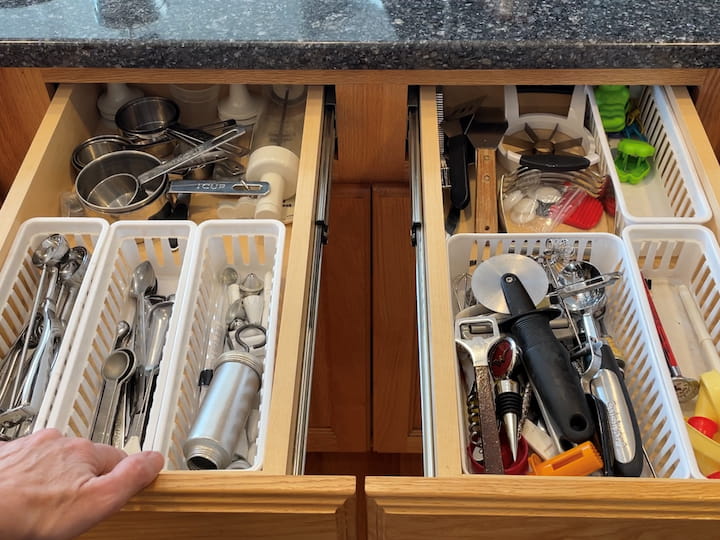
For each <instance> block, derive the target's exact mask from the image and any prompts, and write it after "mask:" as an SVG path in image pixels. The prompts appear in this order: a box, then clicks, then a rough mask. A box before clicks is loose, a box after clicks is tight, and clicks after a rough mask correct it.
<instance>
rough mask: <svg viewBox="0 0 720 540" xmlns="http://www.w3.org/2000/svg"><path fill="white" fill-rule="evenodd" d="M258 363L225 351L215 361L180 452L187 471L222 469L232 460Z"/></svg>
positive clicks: (253, 395) (253, 397)
mask: <svg viewBox="0 0 720 540" xmlns="http://www.w3.org/2000/svg"><path fill="white" fill-rule="evenodd" d="M262 369H263V366H262V363H261V362H260V361H259V360H258V359H256V358H255V357H253V356H252V355H251V354H248V353H245V352H240V351H227V352H224V353H223V354H222V355H220V357H219V358H218V365H217V367H216V368H215V374H214V376H213V379H212V383H211V384H210V387H209V388H208V391H207V395H206V397H205V400H204V401H203V403H202V405H201V407H200V411H199V412H198V414H197V417H196V418H195V421H194V422H193V425H192V428H191V429H190V433H189V434H188V438H187V440H186V441H185V443H184V444H183V453H184V455H185V459H186V462H187V466H188V468H189V469H224V468H226V467H227V466H229V465H230V463H231V462H232V461H233V458H234V456H233V454H234V451H235V448H236V447H237V442H238V439H239V437H240V431H241V430H243V429H245V425H246V423H247V419H248V416H249V415H250V411H251V410H252V408H253V404H254V403H255V401H256V400H257V394H258V391H259V389H260V381H261V376H262Z"/></svg>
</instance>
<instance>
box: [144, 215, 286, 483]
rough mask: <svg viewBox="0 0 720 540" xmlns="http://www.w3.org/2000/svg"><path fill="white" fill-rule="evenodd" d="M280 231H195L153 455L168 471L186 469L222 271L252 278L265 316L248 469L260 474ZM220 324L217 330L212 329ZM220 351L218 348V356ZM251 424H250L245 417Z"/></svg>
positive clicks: (246, 226)
mask: <svg viewBox="0 0 720 540" xmlns="http://www.w3.org/2000/svg"><path fill="white" fill-rule="evenodd" d="M284 242H285V226H284V225H283V224H282V223H281V222H279V221H275V220H256V219H251V220H209V221H205V222H203V223H202V224H201V225H200V226H199V227H198V243H197V250H196V253H195V255H194V257H193V264H192V267H193V271H192V277H191V278H190V284H191V286H190V290H189V291H188V296H187V305H186V306H185V309H184V310H183V314H182V320H181V321H180V322H179V326H178V334H177V340H178V342H177V347H176V349H175V351H174V353H173V356H172V358H171V362H172V368H171V369H170V370H169V372H168V373H169V375H170V376H171V377H172V378H171V379H170V380H168V381H166V382H165V384H166V385H167V391H166V392H165V394H164V396H163V405H162V409H161V410H160V411H159V415H158V416H157V417H156V418H154V419H151V421H152V422H156V423H157V427H156V429H155V430H154V431H155V433H156V436H155V443H154V445H153V449H154V450H157V451H159V452H161V453H162V454H163V455H164V456H165V458H166V461H165V466H166V467H167V468H168V469H187V468H188V467H187V465H186V462H185V457H184V455H183V444H184V443H185V441H186V440H187V437H188V434H189V432H190V429H191V427H192V423H193V421H194V420H195V417H196V415H197V413H198V410H199V407H200V388H199V386H198V382H199V376H200V372H201V371H203V370H204V369H212V368H213V367H214V361H215V359H216V358H215V354H216V353H217V352H218V345H217V343H215V344H211V343H210V341H211V340H213V339H222V338H223V337H224V327H223V328H218V324H219V325H220V326H223V325H224V313H220V312H222V310H223V305H224V303H223V295H224V294H225V291H224V290H222V286H221V285H220V282H219V276H220V274H221V273H222V271H223V269H225V268H226V267H228V266H231V267H233V268H235V270H236V271H237V272H238V274H239V275H240V276H241V278H242V276H245V275H247V274H248V273H250V272H253V273H255V274H256V275H258V276H259V277H261V278H262V279H264V280H265V284H264V286H265V291H264V295H265V312H266V314H265V315H264V317H263V318H264V319H266V320H267V326H266V329H267V334H266V337H267V341H266V346H265V354H264V359H263V368H264V369H263V373H262V380H261V387H260V396H259V425H258V426H248V431H249V430H250V429H255V428H257V430H258V435H257V441H256V444H257V452H256V456H255V459H254V460H253V461H252V463H251V467H250V468H249V469H244V470H250V471H254V470H260V469H262V464H263V457H264V450H265V439H266V435H267V431H268V429H269V427H268V412H269V407H270V397H271V393H272V382H273V367H274V362H275V345H276V340H277V322H278V316H279V309H280V285H281V278H282V260H283V247H284ZM218 318H220V323H218ZM219 350H220V351H221V350H222V348H220V349H219ZM251 418H252V417H251Z"/></svg>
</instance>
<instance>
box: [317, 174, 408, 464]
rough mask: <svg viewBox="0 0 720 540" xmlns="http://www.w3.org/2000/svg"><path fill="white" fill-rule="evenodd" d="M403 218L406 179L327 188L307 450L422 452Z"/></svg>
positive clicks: (336, 185)
mask: <svg viewBox="0 0 720 540" xmlns="http://www.w3.org/2000/svg"><path fill="white" fill-rule="evenodd" d="M409 224H410V190H409V188H408V186H407V184H399V183H387V182H378V183H374V184H372V185H370V184H349V183H345V182H337V183H336V184H335V185H334V186H333V188H332V196H331V202H330V213H329V235H328V245H327V246H326V248H325V252H324V255H323V268H322V284H321V290H320V307H319V321H318V336H317V340H316V344H315V365H314V373H313V389H312V398H311V402H310V434H309V439H308V451H310V452H369V451H372V452H375V453H388V454H389V453H405V452H421V448H422V441H421V426H420V400H419V393H418V391H419V390H418V389H419V385H418V377H419V375H418V367H417V365H418V363H417V346H416V344H417V324H416V321H417V318H416V313H415V300H414V299H415V275H414V257H415V253H414V250H413V247H412V246H411V244H410V232H409V231H410V228H409ZM370 291H371V294H369V292H370Z"/></svg>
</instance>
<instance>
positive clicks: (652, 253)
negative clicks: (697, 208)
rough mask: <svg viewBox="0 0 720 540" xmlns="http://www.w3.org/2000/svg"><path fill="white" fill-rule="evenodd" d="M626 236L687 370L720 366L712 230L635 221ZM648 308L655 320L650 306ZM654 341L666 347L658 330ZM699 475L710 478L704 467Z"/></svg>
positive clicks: (718, 272)
mask: <svg viewBox="0 0 720 540" xmlns="http://www.w3.org/2000/svg"><path fill="white" fill-rule="evenodd" d="M623 239H624V241H625V242H626V243H627V244H628V246H629V247H630V249H631V250H632V252H633V253H634V255H635V257H636V260H637V263H638V267H639V269H640V272H641V273H642V275H643V276H644V277H645V278H647V279H649V280H650V281H651V290H650V292H651V295H652V298H653V303H654V304H655V308H656V310H657V312H658V316H659V317H660V321H661V323H662V326H663V328H664V330H665V333H666V334H667V337H668V341H669V342H670V347H671V348H672V351H673V353H674V356H675V358H676V359H677V363H678V367H679V368H680V371H681V372H682V374H683V375H684V376H685V377H692V378H697V377H699V376H700V375H701V374H703V373H705V372H707V371H711V370H720V357H718V350H719V349H718V345H720V247H719V246H718V242H717V240H716V239H715V237H714V236H713V234H712V232H710V230H708V229H706V228H705V227H702V226H699V225H673V226H664V227H662V228H658V227H652V226H649V225H633V226H631V227H627V228H626V229H625V230H624V231H623ZM643 308H644V309H645V310H647V314H646V317H647V318H648V320H652V313H651V311H650V307H649V305H644V306H643ZM653 342H654V343H653V344H654V346H655V347H656V348H657V349H658V350H659V351H662V345H661V343H660V340H659V338H658V337H657V333H654V335H653ZM661 354H662V352H661ZM678 406H679V407H680V409H681V410H682V414H683V415H684V416H685V417H689V416H693V410H694V408H695V400H692V401H690V402H687V403H682V404H678ZM698 475H700V476H699V477H700V478H704V476H702V475H701V473H700V471H699V470H698Z"/></svg>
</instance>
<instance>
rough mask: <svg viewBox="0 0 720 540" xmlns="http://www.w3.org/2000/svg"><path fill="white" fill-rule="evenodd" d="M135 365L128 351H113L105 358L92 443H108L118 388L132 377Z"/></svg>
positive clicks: (133, 356)
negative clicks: (102, 384) (103, 382)
mask: <svg viewBox="0 0 720 540" xmlns="http://www.w3.org/2000/svg"><path fill="white" fill-rule="evenodd" d="M135 365H136V363H135V355H134V354H133V352H132V351H131V350H130V349H115V350H114V351H112V352H111V353H110V354H109V355H108V356H107V357H106V358H105V361H104V362H103V366H102V371H101V375H102V377H103V379H104V380H105V384H104V386H103V389H102V393H101V395H100V401H99V404H98V408H97V413H96V414H95V422H94V423H93V431H92V434H91V437H90V438H91V439H92V440H93V441H94V442H98V443H102V444H109V443H110V441H111V437H112V421H113V420H114V418H115V411H116V409H117V405H118V398H119V397H120V387H121V385H122V384H123V383H124V382H125V381H126V380H127V379H128V378H129V377H130V375H132V373H133V371H134V370H135Z"/></svg>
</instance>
